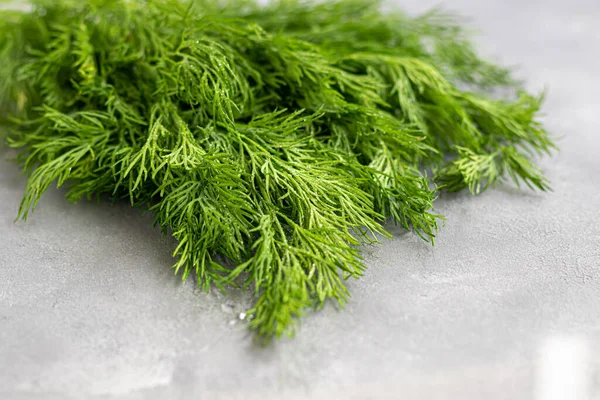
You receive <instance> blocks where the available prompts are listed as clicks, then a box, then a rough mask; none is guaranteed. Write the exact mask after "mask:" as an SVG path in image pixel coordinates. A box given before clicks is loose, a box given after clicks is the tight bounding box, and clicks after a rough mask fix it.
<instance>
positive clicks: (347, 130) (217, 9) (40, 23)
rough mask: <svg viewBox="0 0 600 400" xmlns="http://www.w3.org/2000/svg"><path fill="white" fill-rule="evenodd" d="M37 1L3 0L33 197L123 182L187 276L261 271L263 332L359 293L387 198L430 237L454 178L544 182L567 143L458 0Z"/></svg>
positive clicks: (1, 32)
mask: <svg viewBox="0 0 600 400" xmlns="http://www.w3.org/2000/svg"><path fill="white" fill-rule="evenodd" d="M31 3H32V6H33V7H32V9H31V10H27V11H15V10H8V9H5V10H1V11H0V118H1V123H2V126H3V129H4V131H5V132H8V135H7V139H6V141H7V143H8V144H9V145H10V146H12V147H14V148H16V149H19V150H18V151H19V153H18V154H19V155H18V161H19V162H20V163H21V164H22V166H23V168H24V169H25V171H27V172H28V174H29V179H28V183H27V188H26V191H25V195H24V197H23V201H22V203H21V207H20V210H19V216H20V217H21V218H23V219H25V218H26V217H27V216H28V214H29V213H30V211H32V210H33V208H34V207H35V205H36V204H37V202H38V200H39V199H40V196H41V195H42V193H43V192H44V191H46V190H47V189H48V188H49V187H50V186H51V185H52V184H53V183H54V182H56V183H57V185H58V186H62V185H65V186H66V187H67V198H68V199H69V200H71V201H77V200H79V199H81V198H82V197H87V198H90V197H97V196H100V195H111V196H115V197H117V198H121V197H124V198H128V199H129V200H130V201H131V203H132V204H133V205H134V206H136V207H141V208H144V209H150V210H152V211H153V213H154V215H155V217H156V224H157V225H158V226H160V228H161V229H162V230H163V232H165V234H171V235H172V236H173V237H174V238H175V239H176V240H177V242H178V246H177V249H176V250H175V254H174V257H175V259H176V261H175V265H174V269H175V271H177V272H179V273H181V274H182V276H183V278H184V279H185V278H187V277H188V276H189V275H190V274H195V275H196V277H197V280H198V283H199V285H201V286H203V287H204V288H209V287H211V286H217V287H219V288H223V289H224V288H226V287H227V286H230V285H240V284H241V285H243V286H244V287H248V288H252V290H254V292H255V294H256V303H255V305H254V306H253V308H252V309H251V310H249V313H250V315H252V319H251V321H250V323H249V325H250V327H251V328H252V329H254V330H255V331H257V332H258V334H259V335H260V336H261V337H263V338H266V339H268V338H271V337H273V336H277V337H279V336H281V335H282V334H285V333H293V330H294V326H295V322H296V321H297V320H298V317H299V316H301V315H302V314H303V313H304V312H305V310H307V309H308V308H311V307H319V306H321V305H323V304H324V302H326V301H327V300H328V299H335V300H337V301H338V302H339V303H340V304H344V303H345V302H346V301H347V300H348V296H349V293H348V290H347V288H346V285H345V283H344V281H345V279H347V278H351V277H359V276H360V275H361V274H362V273H363V271H364V269H365V266H364V264H363V262H362V261H361V258H360V246H359V245H360V244H361V243H365V242H376V241H377V237H378V235H384V236H387V235H388V234H387V233H386V231H385V230H384V228H383V227H382V223H383V222H384V221H385V220H386V219H387V218H391V219H393V220H394V221H395V222H396V223H398V224H401V225H402V226H404V227H405V228H407V229H412V230H414V231H415V232H416V233H417V234H418V235H420V236H421V237H423V238H424V239H426V240H431V241H432V242H433V239H434V237H435V235H436V232H437V229H438V221H439V219H440V218H441V216H439V215H437V214H435V213H434V211H433V202H434V200H435V198H436V196H437V194H438V193H439V192H440V191H442V190H449V191H458V190H462V189H468V190H470V191H471V192H472V193H474V194H476V193H480V192H481V191H483V190H485V189H486V188H488V187H489V186H491V185H494V184H495V183H497V182H500V181H503V180H506V179H512V180H514V181H515V182H516V183H517V184H519V183H520V182H521V183H525V184H526V185H528V186H530V187H532V188H537V189H540V190H546V189H548V182H547V181H546V179H545V178H544V177H543V175H542V174H541V173H540V171H539V169H538V168H537V167H536V166H535V165H534V164H533V163H532V161H531V159H532V157H534V156H537V155H540V154H543V153H548V152H549V151H551V150H552V149H553V148H554V144H553V143H552V141H551V139H550V138H549V136H548V135H547V133H546V132H545V131H544V129H543V127H542V126H541V125H540V123H539V122H538V121H537V120H536V116H537V115H538V111H539V109H540V103H541V98H540V97H538V96H532V95H530V94H528V93H526V92H525V91H524V90H523V89H522V87H521V86H520V83H519V82H516V81H515V80H514V79H513V78H512V77H511V74H510V71H508V70H507V69H505V68H502V67H497V66H495V65H493V64H490V63H488V62H486V61H485V60H483V59H481V58H480V57H479V56H478V55H477V53H476V52H475V50H474V47H473V45H472V44H471V42H470V41H469V38H468V36H467V35H466V34H465V31H464V29H462V28H461V24H460V23H459V20H458V19H456V18H455V17H453V16H451V15H449V14H446V13H443V12H440V11H432V12H429V13H426V14H424V15H421V16H418V17H408V16H407V15H405V14H403V13H401V12H399V11H393V12H389V11H386V12H382V11H381V8H382V5H381V4H380V3H379V2H378V1H372V0H336V1H325V2H304V1H296V0H285V1H284V0H282V1H276V2H271V3H269V4H267V5H259V4H256V3H254V2H253V1H252V0H230V1H229V2H221V1H218V0H187V1H183V0H34V1H32V2H31ZM499 92H503V93H510V95H507V96H505V97H503V98H494V97H491V96H490V95H489V93H499ZM425 171H427V173H425ZM229 265H234V267H229Z"/></svg>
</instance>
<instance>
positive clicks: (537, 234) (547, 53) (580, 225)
mask: <svg viewBox="0 0 600 400" xmlns="http://www.w3.org/2000/svg"><path fill="white" fill-rule="evenodd" d="M435 3H436V2H435V1H419V0H411V1H405V2H404V3H403V4H404V7H405V8H407V9H408V10H411V11H418V10H420V9H424V8H426V7H427V6H429V5H431V4H435ZM448 5H449V6H450V7H451V8H453V9H456V10H459V11H461V12H462V13H463V14H466V15H469V16H471V17H473V23H474V25H476V26H478V27H479V28H480V30H481V31H482V32H483V36H482V37H481V38H480V43H481V47H482V48H483V49H484V50H485V51H486V52H487V53H488V54H490V55H497V56H499V59H500V60H501V61H503V62H505V63H507V64H518V65H520V66H521V68H520V69H519V75H520V76H521V77H523V78H525V79H527V81H528V82H529V84H530V87H531V88H532V89H536V90H537V89H541V88H543V87H544V86H546V85H547V86H548V87H549V89H550V90H549V93H548V101H547V103H546V106H545V112H546V114H547V117H546V118H545V123H546V125H547V127H548V128H549V129H550V130H551V131H552V132H553V133H554V134H555V135H557V136H564V138H563V139H561V140H560V146H561V149H562V151H561V153H560V154H558V155H557V156H555V157H553V158H552V159H548V160H544V161H543V166H544V168H545V170H546V172H547V175H548V176H549V178H550V179H551V180H552V183H553V187H554V191H553V192H552V193H547V194H536V193H531V192H523V191H518V190H516V189H514V188H513V187H511V186H508V185H507V186H505V187H500V188H498V189H497V190H495V191H490V192H488V193H485V194H484V195H482V196H480V197H477V198H472V197H470V196H468V195H466V194H459V195H454V196H444V197H443V198H442V199H440V200H439V201H438V203H437V208H438V210H439V211H440V212H442V213H443V214H445V215H446V216H447V217H448V220H447V223H446V227H445V228H444V229H442V231H441V233H440V235H439V238H438V239H437V241H436V246H435V247H434V248H432V247H430V246H428V245H427V244H426V243H424V242H423V241H421V240H419V239H418V238H417V237H415V236H414V235H412V234H405V233H404V232H402V231H401V230H399V229H395V228H393V227H392V228H391V229H392V230H393V231H394V232H395V233H396V234H397V235H396V236H395V238H394V239H393V240H391V241H386V242H385V243H384V244H383V245H381V246H378V247H369V248H367V249H366V251H365V254H366V261H367V264H368V265H369V267H370V268H369V270H368V272H367V274H366V276H365V277H364V279H361V280H359V281H354V282H351V283H350V287H351V291H352V294H353V298H352V300H351V302H350V304H349V305H348V306H347V308H346V310H345V312H339V311H337V310H336V309H335V308H334V307H327V308H326V309H325V310H323V311H322V312H320V313H316V314H314V315H310V316H309V317H307V318H305V319H304V320H303V324H302V327H301V330H300V331H299V332H298V335H297V337H296V338H295V339H294V340H282V341H280V342H278V343H275V344H274V345H273V346H271V347H269V348H260V347H257V346H255V345H253V344H252V340H251V337H250V336H249V335H248V333H247V331H246V329H245V328H244V324H243V323H241V322H240V321H239V320H237V319H236V315H237V313H238V312H239V311H241V310H243V309H244V307H246V306H247V305H248V304H249V299H248V298H247V296H245V295H243V294H241V293H233V294H232V295H231V296H230V297H227V298H224V297H222V296H220V295H217V294H214V293H213V294H205V293H203V292H199V291H198V290H197V289H195V288H194V286H193V283H192V282H188V283H186V284H180V283H179V281H178V279H177V278H176V277H174V276H173V275H172V272H171V271H170V270H169V268H168V267H169V266H170V264H171V262H172V260H171V258H170V251H171V249H172V246H173V243H168V242H164V241H162V240H161V238H160V234H159V232H157V231H155V230H152V228H151V217H150V216H139V215H138V214H137V213H136V211H133V210H131V209H130V208H129V207H128V206H127V204H119V205H116V206H111V205H108V204H95V203H91V202H81V203H79V204H77V205H71V204H68V203H67V202H66V201H65V200H63V198H62V193H61V192H57V191H54V190H51V191H50V192H48V193H47V194H46V195H45V196H44V198H43V200H42V202H41V203H40V205H39V208H38V209H37V210H36V212H35V213H34V214H33V215H32V216H31V218H30V219H29V220H28V221H27V223H23V222H19V223H17V224H14V223H13V219H14V217H15V215H16V210H17V207H18V204H19V199H20V196H21V194H22V193H23V189H24V185H25V179H24V178H23V177H22V176H20V174H19V172H18V171H17V169H16V168H15V167H13V166H12V165H10V164H7V163H1V164H0V239H1V240H0V398H2V399H11V400H12V399H95V400H100V399H107V400H108V399H110V400H117V399H199V398H203V399H204V398H205V399H228V398H232V399H294V398H314V399H321V398H323V399H335V398H340V399H388V398H389V399H453V398H456V399H489V400H500V399H510V400H515V399H530V398H532V393H533V391H534V382H535V374H536V363H535V360H536V352H537V351H538V348H539V344H540V341H541V340H542V339H544V338H545V337H547V336H549V335H550V336H551V335H556V334H559V335H562V334H577V335H580V336H581V337H582V338H584V339H585V340H588V344H589V345H590V346H591V349H592V354H591V359H592V361H593V365H592V367H593V373H594V378H595V384H594V385H595V386H594V389H595V390H596V396H597V397H594V398H600V397H599V396H598V395H597V393H598V390H599V389H600V365H599V363H598V361H599V360H600V346H599V344H600V211H599V210H598V207H599V206H600V133H599V131H600V100H599V99H600V97H599V94H600V54H599V53H598V51H599V50H600V24H598V21H600V3H598V1H597V0H590V1H582V0H579V1H572V2H566V1H565V2H563V1H556V0H553V1H550V0H539V1H527V0H520V1H516V0H511V1H507V0H504V1H477V0H470V1H468V0H462V1H460V0H456V1H453V2H449V3H448ZM4 156H6V152H4Z"/></svg>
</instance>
